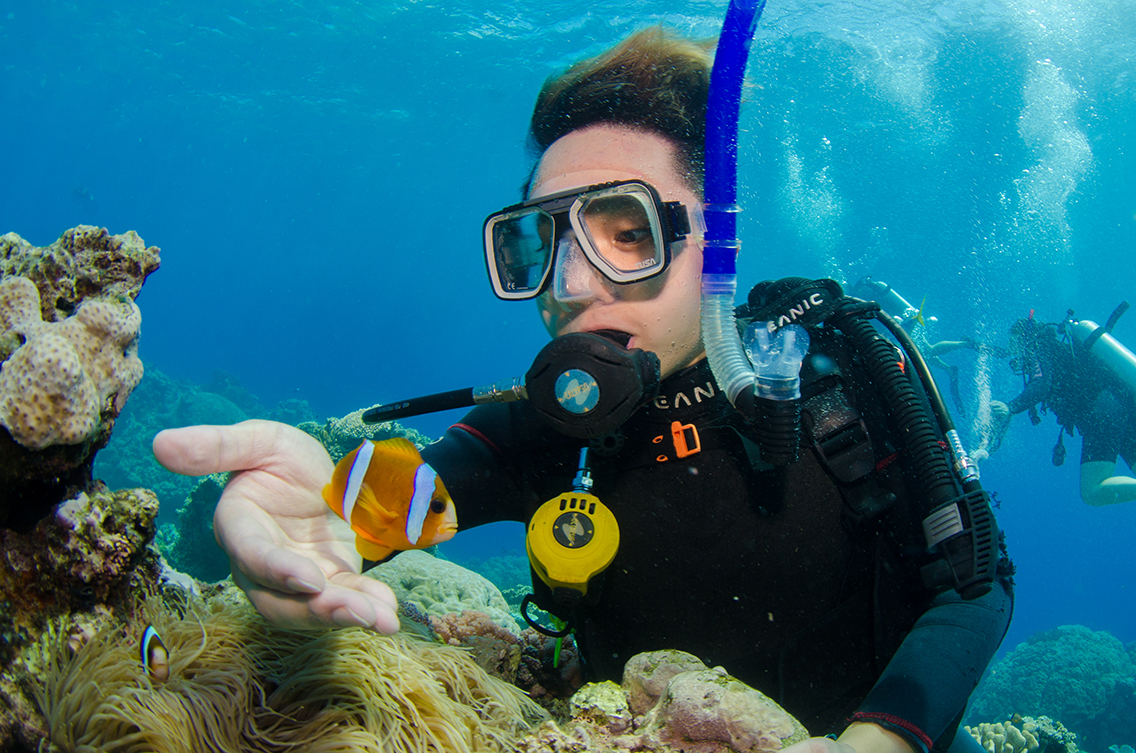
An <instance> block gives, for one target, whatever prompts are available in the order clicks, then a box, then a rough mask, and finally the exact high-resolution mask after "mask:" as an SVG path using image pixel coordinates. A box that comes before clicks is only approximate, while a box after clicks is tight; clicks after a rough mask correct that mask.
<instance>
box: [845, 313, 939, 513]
mask: <svg viewBox="0 0 1136 753" xmlns="http://www.w3.org/2000/svg"><path fill="white" fill-rule="evenodd" d="M878 310H879V308H878V306H876V305H875V304H864V303H862V302H856V303H855V304H852V305H845V306H842V307H841V308H839V309H837V311H836V312H835V313H834V314H832V315H831V316H830V317H829V321H830V322H831V323H832V324H833V325H834V326H836V327H837V328H839V329H840V331H842V332H843V333H844V334H845V335H847V336H848V338H849V339H850V340H851V341H852V344H853V347H854V348H855V350H856V352H858V353H860V354H862V358H863V362H864V364H865V366H866V367H867V369H868V373H869V375H870V376H871V379H872V384H874V385H877V386H878V387H879V390H880V393H881V394H882V395H884V399H885V400H886V401H887V403H888V407H889V408H891V410H892V412H893V415H894V417H895V421H896V424H897V425H898V426H900V427H902V429H903V431H902V434H903V443H904V447H905V448H906V450H907V452H908V453H909V454H910V457H911V463H910V465H909V467H910V468H911V469H912V471H913V473H914V474H915V479H916V483H917V484H918V485H919V488H920V490H921V491H922V492H923V494H924V495H925V498H926V499H927V500H928V501H929V502H930V506H931V507H932V508H934V507H937V506H938V505H940V504H943V503H946V502H950V501H951V500H953V499H955V498H956V497H957V496H958V492H959V489H958V484H957V482H956V480H955V479H956V477H955V475H954V473H953V472H952V470H951V464H950V462H949V461H948V460H947V453H946V452H944V451H943V448H942V446H941V445H940V444H939V433H938V432H937V431H936V430H935V425H934V424H933V423H932V420H931V416H930V415H929V412H928V410H927V407H926V405H925V404H924V403H923V401H922V400H920V399H919V396H918V395H917V394H916V393H915V390H914V389H913V388H912V386H911V380H910V378H909V377H908V375H907V374H906V373H905V372H904V370H903V368H901V367H900V364H899V361H898V360H897V358H896V352H895V347H894V346H893V345H892V344H891V343H890V342H889V341H888V340H886V339H885V338H883V337H881V336H880V334H879V333H878V332H877V331H876V329H875V327H873V326H872V324H871V322H870V321H869V317H871V318H875V313H876V311H878Z"/></svg>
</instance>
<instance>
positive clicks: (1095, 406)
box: [973, 304, 1136, 507]
mask: <svg viewBox="0 0 1136 753" xmlns="http://www.w3.org/2000/svg"><path fill="white" fill-rule="evenodd" d="M1125 309H1127V304H1122V305H1121V307H1120V308H1118V309H1117V311H1116V312H1115V313H1114V314H1113V316H1112V317H1111V318H1110V320H1109V324H1107V325H1106V326H1105V327H1103V328H1097V327H1096V325H1094V324H1092V323H1091V322H1078V321H1077V320H1076V319H1075V318H1073V312H1072V311H1070V312H1069V315H1068V317H1067V318H1066V320H1065V321H1064V322H1062V323H1061V324H1040V323H1038V322H1037V321H1035V320H1034V316H1033V312H1032V311H1031V312H1030V315H1029V317H1028V318H1025V319H1018V320H1017V321H1016V322H1014V323H1013V325H1011V327H1010V343H1009V350H1010V368H1011V369H1012V370H1013V371H1014V373H1016V374H1021V376H1022V382H1023V389H1022V391H1021V393H1019V394H1018V396H1017V397H1015V398H1014V399H1012V400H1010V402H1009V403H1003V402H1001V401H998V400H992V401H991V402H990V420H991V427H990V433H989V435H988V437H987V438H985V439H984V440H983V442H982V444H981V445H980V446H979V448H978V449H977V450H975V452H974V453H973V457H974V459H975V460H983V459H985V458H986V457H989V455H990V454H991V453H993V452H994V451H995V450H997V449H998V448H999V447H1000V446H1001V444H1002V440H1003V439H1004V438H1005V436H1006V431H1007V430H1008V429H1009V427H1010V419H1011V418H1012V417H1013V416H1016V415H1017V414H1019V413H1025V412H1028V413H1029V417H1030V422H1031V423H1032V424H1033V425H1034V426H1037V425H1038V424H1040V423H1041V416H1040V415H1039V413H1038V411H1039V409H1040V411H1041V412H1042V413H1045V412H1049V411H1052V413H1053V415H1054V416H1055V417H1056V418H1057V423H1058V424H1059V426H1060V429H1059V430H1058V434H1057V443H1056V444H1055V445H1054V447H1053V464H1054V465H1062V464H1063V463H1064V462H1065V445H1064V438H1065V435H1066V434H1068V435H1069V436H1073V432H1074V430H1076V431H1078V432H1080V434H1081V436H1082V442H1081V499H1082V500H1084V502H1085V503H1086V504H1089V505H1093V506H1095V507H1100V506H1103V505H1113V504H1117V503H1120V502H1129V501H1131V500H1134V499H1136V478H1132V477H1130V476H1122V475H1116V461H1117V458H1118V457H1121V458H1123V459H1124V462H1125V463H1127V464H1128V467H1129V469H1131V468H1132V466H1133V462H1136V385H1133V384H1131V383H1129V381H1128V379H1131V378H1132V374H1131V372H1132V370H1133V367H1134V366H1136V357H1133V355H1132V353H1131V351H1129V350H1128V349H1127V348H1125V347H1124V346H1123V345H1120V344H1119V343H1118V342H1117V341H1116V340H1115V339H1114V338H1112V337H1111V335H1108V334H1107V331H1108V330H1111V329H1112V325H1113V324H1115V321H1116V319H1117V318H1119V316H1120V314H1122V313H1123V312H1124V310H1125ZM1085 324H1088V325H1090V326H1089V327H1088V328H1087V329H1086V328H1085V327H1084V326H1083V325H1085ZM1098 329H1099V330H1100V331H1097V330H1098ZM1081 332H1085V333H1086V335H1085V336H1080V333H1081ZM1102 335H1103V337H1102ZM1106 338H1107V339H1106ZM1086 344H1087V345H1088V346H1089V347H1086ZM1106 348H1107V349H1108V350H1107V351H1106V350H1105V349H1106ZM1090 349H1091V350H1092V352H1090ZM1098 351H1100V353H1101V356H1098ZM1102 356H1103V357H1102ZM1113 363H1115V364H1118V365H1119V368H1114V367H1113V366H1112V364H1113Z"/></svg>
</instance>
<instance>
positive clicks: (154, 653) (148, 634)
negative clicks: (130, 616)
mask: <svg viewBox="0 0 1136 753" xmlns="http://www.w3.org/2000/svg"><path fill="white" fill-rule="evenodd" d="M141 654H142V668H143V669H144V670H146V674H148V675H150V678H151V679H154V680H158V681H159V682H165V681H166V680H168V679H170V655H169V652H168V651H166V644H164V643H162V639H161V637H160V636H159V635H158V631H157V630H155V629H154V626H153V625H147V626H146V630H145V631H143V633H142V644H141Z"/></svg>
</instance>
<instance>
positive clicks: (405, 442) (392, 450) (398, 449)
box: [375, 437, 422, 465]
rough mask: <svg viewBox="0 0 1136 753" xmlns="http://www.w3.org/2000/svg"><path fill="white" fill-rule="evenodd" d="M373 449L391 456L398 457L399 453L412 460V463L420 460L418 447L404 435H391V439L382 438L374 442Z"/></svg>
mask: <svg viewBox="0 0 1136 753" xmlns="http://www.w3.org/2000/svg"><path fill="white" fill-rule="evenodd" d="M375 449H376V450H377V451H379V452H380V453H385V454H387V455H390V456H392V457H399V456H400V455H401V456H403V457H405V458H408V459H412V460H414V464H415V465H417V464H418V463H421V462H422V455H421V453H419V452H418V448H417V447H415V446H414V443H413V442H411V441H410V440H409V439H407V438H406V437H393V438H391V439H384V440H383V441H381V442H375Z"/></svg>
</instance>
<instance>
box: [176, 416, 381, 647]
mask: <svg viewBox="0 0 1136 753" xmlns="http://www.w3.org/2000/svg"><path fill="white" fill-rule="evenodd" d="M154 456H155V457H156V458H157V459H158V462H159V463H161V464H162V465H163V466H165V467H166V468H168V469H169V470H171V471H174V472H175V473H182V474H185V475H189V476H202V475H205V474H208V473H219V472H222V471H237V473H236V474H234V475H233V477H232V478H231V479H230V480H229V483H228V485H227V486H226V487H225V491H224V492H223V493H222V495H221V500H220V502H218V503H217V511H216V512H215V513H214V516H213V532H214V535H215V536H216V537H217V543H218V544H220V545H221V548H222V549H224V550H225V552H226V553H227V554H228V555H229V561H230V563H231V565H232V569H233V581H234V582H235V583H236V584H237V585H238V586H240V587H241V589H242V590H244V592H245V593H246V594H248V597H249V600H250V601H252V603H253V605H254V606H255V607H256V609H257V611H258V612H260V613H261V614H262V615H264V617H265V618H266V619H268V620H269V621H271V622H273V623H275V624H278V625H281V626H284V627H299V628H308V627H330V626H360V627H367V628H371V629H373V630H378V631H380V632H383V633H393V632H395V631H396V630H398V627H399V625H398V615H397V602H396V600H395V597H394V594H393V593H392V592H391V590H390V588H388V587H387V585H386V584H384V583H382V582H380V581H377V580H375V579H373V578H368V577H366V576H364V575H361V574H360V568H361V566H362V558H361V557H360V556H359V554H358V553H357V552H356V551H355V543H354V542H355V534H354V533H353V532H352V531H351V529H350V527H349V526H348V525H347V524H346V523H345V522H343V520H342V519H340V518H339V517H338V516H336V515H335V514H334V513H332V512H331V510H330V509H329V508H328V506H327V504H326V503H325V502H324V501H323V497H322V496H321V492H322V490H323V486H324V484H326V483H327V482H328V480H329V479H330V478H331V472H332V469H333V468H334V464H333V463H332V462H331V458H330V457H329V456H328V454H327V451H326V450H325V449H324V448H323V445H321V444H320V443H319V442H317V441H316V440H315V439H314V438H313V437H311V436H309V435H308V434H305V433H304V432H302V431H300V430H299V429H297V428H295V427H293V426H288V425H287V424H280V423H276V422H273V421H256V420H254V421H244V422H242V423H239V424H235V425H233V426H189V427H186V428H184V429H166V430H165V431H162V432H159V434H158V435H157V436H156V437H154Z"/></svg>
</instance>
